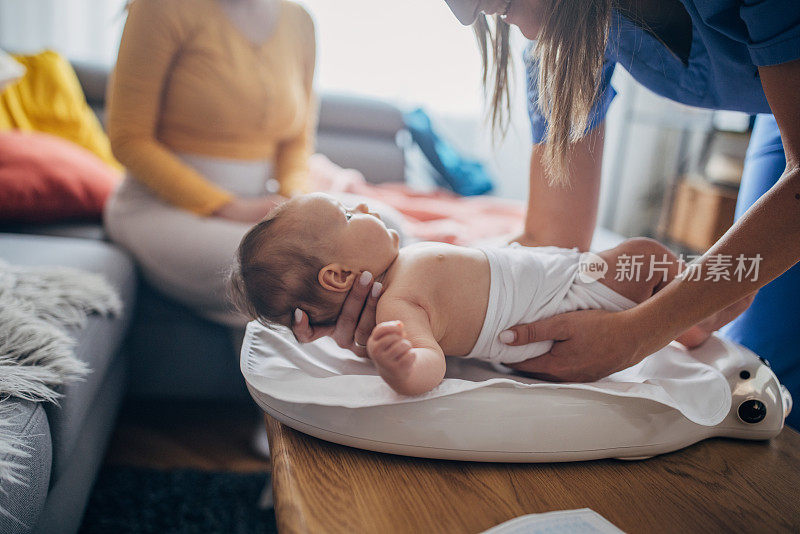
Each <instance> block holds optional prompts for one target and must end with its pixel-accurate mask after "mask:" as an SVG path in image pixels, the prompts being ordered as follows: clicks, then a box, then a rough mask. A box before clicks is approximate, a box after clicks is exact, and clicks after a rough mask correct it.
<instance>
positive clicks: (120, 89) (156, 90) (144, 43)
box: [108, 0, 232, 215]
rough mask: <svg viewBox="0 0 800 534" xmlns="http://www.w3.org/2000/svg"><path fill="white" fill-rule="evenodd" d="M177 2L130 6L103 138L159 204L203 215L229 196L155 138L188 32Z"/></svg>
mask: <svg viewBox="0 0 800 534" xmlns="http://www.w3.org/2000/svg"><path fill="white" fill-rule="evenodd" d="M181 9H191V8H189V7H187V6H186V5H184V4H183V3H180V2H162V1H159V0H137V1H136V2H133V3H132V4H131V6H130V11H129V14H128V19H127V22H126V23H125V30H124V31H123V35H122V41H121V42H120V48H119V57H118V59H117V65H116V68H115V70H114V74H113V76H112V78H111V83H110V85H109V91H108V102H109V104H108V133H109V138H110V140H111V147H112V149H113V151H114V155H115V156H116V157H117V159H118V160H119V161H120V162H121V163H122V164H123V165H125V166H126V167H127V168H128V169H129V170H130V171H131V173H132V174H133V175H134V176H135V177H136V179H137V180H140V181H141V182H143V183H144V184H146V185H147V186H148V187H149V188H150V189H152V190H153V191H154V192H155V193H156V194H158V195H159V196H160V197H161V198H162V199H164V200H165V201H167V202H169V203H170V204H174V205H176V206H179V207H181V208H184V209H187V210H190V211H193V212H195V213H198V214H201V215H208V214H211V213H213V212H214V211H216V210H217V209H219V208H220V207H222V206H223V205H225V204H226V203H228V202H229V201H231V200H232V196H231V195H230V194H229V193H228V192H226V191H224V190H223V189H220V188H219V187H217V186H216V185H214V184H212V183H211V182H210V181H208V180H207V179H206V178H204V177H203V176H202V175H200V174H199V173H197V172H196V171H195V170H194V169H192V168H191V167H189V166H188V165H186V164H185V163H183V162H182V161H181V160H180V159H179V158H178V157H177V156H176V155H175V154H174V153H172V152H171V151H170V150H169V149H168V148H167V147H166V146H164V145H163V144H162V143H160V142H159V141H158V140H157V139H156V130H157V127H158V121H159V115H160V109H161V102H162V92H163V89H164V85H165V82H166V79H167V77H168V75H169V71H170V67H171V64H172V62H173V61H174V59H175V56H176V54H177V53H178V50H179V49H180V46H181V43H182V42H183V40H184V39H185V38H186V36H187V33H188V32H189V28H187V27H186V26H187V25H186V21H185V19H186V18H187V17H186V15H189V14H190V13H181V11H180V10H181Z"/></svg>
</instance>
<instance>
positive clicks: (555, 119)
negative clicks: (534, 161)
mask: <svg viewBox="0 0 800 534" xmlns="http://www.w3.org/2000/svg"><path fill="white" fill-rule="evenodd" d="M612 1H613V0H583V1H581V2H576V1H575V0H542V2H543V4H544V6H543V7H544V9H543V11H544V18H543V20H542V30H541V32H540V34H539V38H538V40H537V43H536V47H535V49H534V52H533V53H534V55H535V56H536V59H537V61H538V62H539V79H538V84H539V100H538V102H536V105H537V106H539V109H540V110H541V111H542V113H543V115H544V117H545V118H546V119H547V123H548V126H547V131H546V133H545V147H544V152H543V161H544V164H545V171H546V173H547V176H548V178H549V180H550V183H551V185H552V184H561V185H568V184H569V169H568V168H567V165H568V155H569V151H570V149H571V145H572V144H573V143H575V142H576V141H578V140H579V139H581V138H582V137H583V136H584V134H585V132H586V129H587V127H588V124H589V113H590V112H591V109H592V105H593V104H594V101H595V99H596V97H597V90H598V87H599V85H600V76H601V73H602V68H603V56H604V53H605V49H606V44H607V42H608V32H609V27H610V25H611V8H612ZM576 4H577V5H576ZM473 28H474V31H475V35H476V37H477V39H478V47H479V49H480V51H481V58H482V60H483V83H484V89H485V90H486V92H487V93H488V89H489V85H490V83H491V84H492V85H493V90H492V97H491V107H490V108H489V109H490V117H491V124H492V127H493V128H494V129H495V131H497V130H500V131H502V132H505V130H506V128H507V125H508V115H509V111H510V101H509V87H508V64H509V54H510V50H509V26H508V24H506V23H505V22H504V21H503V20H502V19H501V18H500V17H498V16H495V17H494V29H492V28H491V27H490V25H489V22H488V21H487V19H486V17H485V16H484V15H481V16H479V17H478V20H477V21H476V22H475V24H474V25H473ZM489 50H491V52H492V54H491V62H492V64H493V66H494V72H493V73H492V75H491V76H490V74H489V70H490V65H489V63H490V55H489Z"/></svg>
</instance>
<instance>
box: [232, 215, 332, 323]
mask: <svg viewBox="0 0 800 534" xmlns="http://www.w3.org/2000/svg"><path fill="white" fill-rule="evenodd" d="M288 217H289V213H288V210H287V204H283V205H281V206H279V207H277V208H275V209H274V210H273V211H272V212H271V213H270V215H269V216H267V217H266V218H265V219H264V220H262V221H261V222H259V223H258V224H256V225H255V226H253V227H252V228H251V229H250V230H249V231H248V232H247V233H246V234H245V236H244V237H243V238H242V241H241V243H240V244H239V248H238V250H237V251H236V263H235V264H234V266H233V268H232V270H231V273H230V276H229V290H230V297H231V301H232V302H233V304H234V306H236V308H237V309H238V310H239V311H240V312H242V313H244V314H245V315H246V316H247V317H249V318H250V319H255V320H257V321H258V322H260V323H261V324H263V325H265V326H268V327H271V326H274V325H282V326H287V327H291V326H292V317H293V315H294V310H295V309H297V308H300V309H301V310H303V311H304V312H306V313H307V314H308V317H309V321H310V322H311V323H313V324H333V323H335V321H336V318H337V317H338V316H339V312H340V311H341V307H342V302H343V299H341V301H339V300H338V299H336V298H335V296H336V294H332V292H331V291H328V290H326V289H325V288H323V287H322V285H320V283H319V281H318V275H319V271H320V270H321V269H322V268H323V267H324V266H325V265H327V263H328V262H325V261H324V260H323V259H322V258H321V257H320V255H319V254H320V252H324V251H325V249H327V248H328V247H327V246H326V243H324V242H323V240H322V239H321V237H320V233H319V232H318V231H314V228H313V227H311V225H310V224H305V225H304V224H303V223H302V222H301V223H299V224H298V225H295V226H294V227H292V226H287V225H286V224H284V223H285V220H286V219H287V218H288Z"/></svg>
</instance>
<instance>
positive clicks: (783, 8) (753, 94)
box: [525, 0, 800, 143]
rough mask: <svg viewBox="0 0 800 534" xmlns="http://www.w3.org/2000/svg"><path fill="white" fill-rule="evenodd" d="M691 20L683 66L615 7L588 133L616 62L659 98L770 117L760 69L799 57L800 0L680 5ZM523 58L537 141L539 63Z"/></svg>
mask: <svg viewBox="0 0 800 534" xmlns="http://www.w3.org/2000/svg"><path fill="white" fill-rule="evenodd" d="M681 1H682V3H683V5H684V6H685V7H686V10H687V11H688V12H689V15H690V16H691V18H692V46H691V50H690V53H689V59H688V63H687V64H684V63H683V62H682V61H681V60H680V58H678V57H677V56H676V55H675V54H673V53H672V52H671V51H670V50H669V49H668V48H667V47H666V46H665V45H663V44H662V43H661V42H660V41H659V40H658V39H656V38H655V37H653V36H652V35H651V34H649V33H647V32H646V31H645V30H643V29H642V28H640V27H639V26H637V25H636V24H634V23H633V22H631V21H630V20H628V19H627V18H625V17H623V16H622V15H621V14H620V13H619V12H617V11H616V10H615V11H614V12H613V15H612V20H611V31H610V33H609V41H608V47H607V48H606V54H605V61H604V64H603V71H602V76H601V81H600V87H599V92H598V98H597V101H596V102H595V105H594V108H593V109H592V113H591V117H590V129H591V128H594V127H595V126H597V125H598V124H600V123H601V122H602V121H603V119H604V118H605V115H606V112H607V111H608V107H609V106H610V105H611V101H612V100H613V99H614V96H615V95H616V91H615V90H614V88H613V87H612V86H611V75H612V74H613V73H614V67H615V66H616V65H617V64H619V65H621V66H622V67H623V68H625V70H627V71H628V72H629V73H630V74H631V75H632V76H633V77H634V79H636V81H638V82H639V83H641V84H642V85H644V86H645V87H647V88H648V89H650V90H651V91H653V92H654V93H657V94H659V95H661V96H664V97H667V98H669V99H671V100H674V101H676V102H680V103H682V104H686V105H689V106H696V107H701V108H708V109H720V110H731V111H743V112H745V113H750V114H756V113H770V108H769V104H768V103H767V99H766V97H765V96H764V90H763V88H762V87H761V80H760V78H759V76H758V67H760V66H766V65H777V64H779V63H786V62H789V61H792V60H795V59H798V58H800V0H681ZM532 50H533V44H531V46H529V47H528V50H527V51H526V54H525V67H526V68H525V71H526V77H527V81H528V113H529V115H530V119H531V128H532V134H533V141H534V143H540V142H542V140H544V137H545V129H546V127H547V124H546V122H545V119H544V117H543V115H542V113H541V110H539V107H538V105H537V101H538V96H539V91H538V87H537V77H538V65H537V63H536V60H535V59H534V56H533V54H532Z"/></svg>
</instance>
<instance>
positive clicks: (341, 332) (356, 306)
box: [292, 271, 383, 358]
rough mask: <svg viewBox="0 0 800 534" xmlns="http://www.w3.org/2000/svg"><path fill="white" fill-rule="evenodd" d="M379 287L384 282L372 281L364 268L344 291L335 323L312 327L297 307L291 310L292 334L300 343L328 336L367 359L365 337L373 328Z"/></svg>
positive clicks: (381, 287)
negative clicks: (292, 319)
mask: <svg viewBox="0 0 800 534" xmlns="http://www.w3.org/2000/svg"><path fill="white" fill-rule="evenodd" d="M382 289H383V285H382V284H381V283H380V282H373V280H372V274H371V273H369V272H367V271H364V272H363V273H361V276H360V277H359V279H358V281H357V282H356V283H355V284H354V285H353V288H352V289H350V292H349V293H348V294H347V298H346V299H345V301H344V306H343V307H342V313H340V314H339V319H337V320H336V325H335V326H325V327H312V326H311V325H310V324H309V322H308V315H306V313H305V312H303V311H302V310H300V309H299V308H298V309H297V310H295V312H294V326H292V332H294V336H295V337H296V338H297V340H298V341H299V342H300V343H310V342H311V341H314V340H315V339H319V338H321V337H323V336H331V337H332V338H333V339H334V340H335V341H336V344H337V345H339V346H340V347H342V348H343V349H349V350H350V351H352V352H353V353H354V354H355V355H356V356H360V357H362V358H367V357H368V356H367V340H368V339H369V335H370V334H371V333H372V329H373V328H375V309H376V308H377V306H378V297H380V295H381V290H382Z"/></svg>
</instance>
